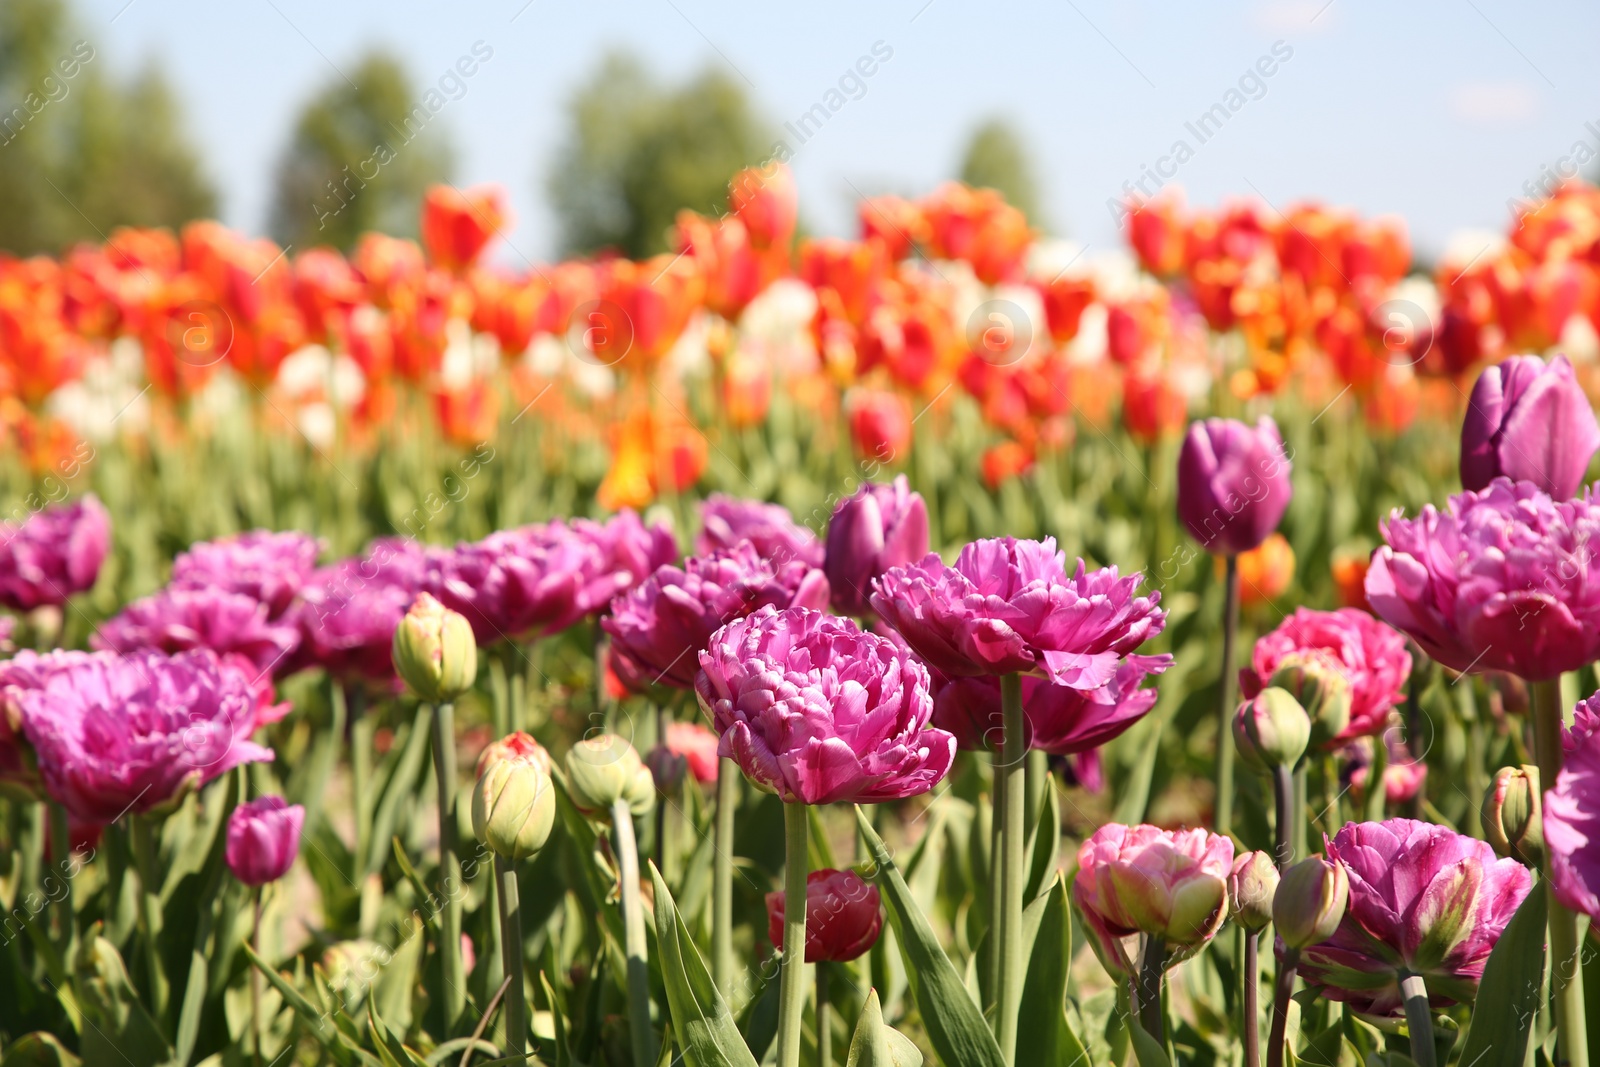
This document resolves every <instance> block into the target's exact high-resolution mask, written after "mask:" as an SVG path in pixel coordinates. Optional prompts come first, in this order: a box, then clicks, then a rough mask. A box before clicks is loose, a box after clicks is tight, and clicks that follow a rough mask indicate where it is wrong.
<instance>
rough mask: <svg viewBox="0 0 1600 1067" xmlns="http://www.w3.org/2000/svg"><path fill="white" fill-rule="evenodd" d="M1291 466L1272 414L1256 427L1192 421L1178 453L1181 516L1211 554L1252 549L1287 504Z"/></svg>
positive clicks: (1275, 524) (1222, 421) (1225, 421)
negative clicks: (1181, 448)
mask: <svg viewBox="0 0 1600 1067" xmlns="http://www.w3.org/2000/svg"><path fill="white" fill-rule="evenodd" d="M1289 467H1290V464H1289V457H1288V454H1287V453H1286V452H1285V451H1284V447H1283V437H1282V436H1281V435H1280V434H1279V433H1278V424H1277V423H1275V422H1273V421H1272V419H1271V417H1270V416H1267V415H1263V416H1261V419H1260V421H1258V422H1257V423H1256V425H1255V426H1253V427H1252V426H1246V425H1245V424H1244V423H1242V422H1238V421H1235V420H1233V419H1205V420H1204V421H1201V422H1196V423H1193V424H1192V425H1190V427H1189V432H1188V434H1187V435H1186V436H1185V437H1184V439H1183V450H1182V451H1181V452H1180V453H1179V454H1178V517H1179V518H1180V519H1182V520H1183V524H1184V525H1185V526H1186V527H1188V529H1189V535H1190V536H1191V537H1193V538H1194V539H1195V540H1196V541H1199V542H1200V544H1201V545H1202V546H1203V547H1204V548H1205V549H1206V551H1208V552H1210V553H1212V554H1213V555H1218V556H1237V555H1239V554H1240V553H1241V552H1248V551H1249V550H1250V549H1252V548H1255V547H1256V546H1257V545H1259V544H1261V542H1263V541H1265V540H1266V539H1267V535H1268V534H1270V533H1272V531H1273V530H1275V529H1277V527H1278V522H1279V520H1281V519H1282V518H1283V513H1284V511H1285V510H1286V509H1287V508H1288V507H1289V496H1290V493H1291V487H1290V484H1289Z"/></svg>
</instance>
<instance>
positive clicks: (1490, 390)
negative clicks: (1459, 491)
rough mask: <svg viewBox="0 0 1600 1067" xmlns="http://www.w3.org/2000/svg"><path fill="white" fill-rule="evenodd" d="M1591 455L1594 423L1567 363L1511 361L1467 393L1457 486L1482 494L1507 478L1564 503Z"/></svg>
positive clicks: (1598, 433) (1596, 438)
mask: <svg viewBox="0 0 1600 1067" xmlns="http://www.w3.org/2000/svg"><path fill="white" fill-rule="evenodd" d="M1597 448H1600V423H1596V421H1595V417H1594V409H1593V408H1592V407H1590V406H1589V398H1588V396H1586V395H1585V394H1584V391H1583V387H1582V386H1581V385H1579V384H1578V379H1577V376H1576V375H1575V374H1573V372H1572V364H1570V363H1568V362H1567V357H1566V356H1557V357H1556V358H1555V359H1553V360H1551V361H1550V363H1549V364H1546V363H1545V361H1544V360H1542V359H1540V358H1539V357H1538V356H1512V357H1511V358H1510V359H1507V360H1506V361H1505V362H1504V363H1501V364H1499V365H1497V366H1493V367H1489V368H1488V369H1486V370H1485V371H1484V372H1483V373H1482V374H1481V375H1479V376H1478V384H1477V385H1474V386H1473V387H1472V398H1471V399H1470V400H1469V401H1468V402H1467V414H1466V418H1465V419H1464V420H1463V421H1462V424H1461V484H1462V485H1463V486H1464V487H1465V488H1467V489H1484V488H1487V487H1488V485H1489V483H1490V482H1491V481H1493V480H1494V479H1496V478H1510V479H1511V480H1512V481H1519V482H1532V483H1533V484H1534V485H1536V486H1538V487H1539V488H1540V489H1542V490H1543V491H1545V492H1546V493H1549V494H1550V495H1551V496H1552V497H1555V498H1556V499H1557V500H1566V499H1568V498H1569V497H1571V496H1572V495H1573V494H1574V493H1576V492H1577V491H1578V488H1579V487H1580V486H1581V485H1583V479H1584V475H1585V474H1586V473H1587V471H1588V469H1589V459H1590V457H1592V456H1593V455H1594V453H1595V449H1597Z"/></svg>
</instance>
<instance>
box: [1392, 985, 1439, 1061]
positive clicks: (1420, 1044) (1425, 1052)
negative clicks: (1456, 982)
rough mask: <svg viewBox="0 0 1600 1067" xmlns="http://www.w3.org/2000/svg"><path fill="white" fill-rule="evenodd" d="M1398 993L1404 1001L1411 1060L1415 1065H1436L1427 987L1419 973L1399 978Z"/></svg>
mask: <svg viewBox="0 0 1600 1067" xmlns="http://www.w3.org/2000/svg"><path fill="white" fill-rule="evenodd" d="M1400 995H1401V996H1403V997H1404V998H1405V1001H1406V1029H1407V1030H1409V1031H1410V1032H1411V1062H1413V1063H1415V1064H1416V1065H1417V1067H1436V1063H1437V1060H1438V1054H1437V1046H1435V1045H1434V1043H1433V1012H1432V1011H1431V1010H1430V1009H1429V1007H1428V987H1427V985H1426V984H1425V983H1424V982H1423V981H1422V975H1420V974H1406V975H1404V976H1403V977H1402V978H1401V979H1400Z"/></svg>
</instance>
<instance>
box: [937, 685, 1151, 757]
mask: <svg viewBox="0 0 1600 1067" xmlns="http://www.w3.org/2000/svg"><path fill="white" fill-rule="evenodd" d="M1165 669H1166V668H1165V665H1162V666H1159V667H1157V668H1156V669H1155V670H1154V671H1147V670H1146V669H1145V668H1144V667H1142V666H1140V665H1139V664H1137V663H1125V664H1123V665H1122V666H1121V667H1119V668H1117V673H1116V675H1115V676H1114V677H1113V678H1112V679H1111V681H1109V682H1107V683H1106V684H1105V685H1103V686H1101V687H1100V688H1099V689H1092V690H1090V691H1088V692H1084V691H1082V690H1078V689H1073V688H1072V687H1071V686H1066V685H1051V684H1050V683H1049V682H1047V681H1045V680H1044V679H1043V678H1024V679H1023V680H1022V710H1023V712H1024V714H1025V715H1026V716H1027V731H1028V733H1027V741H1028V747H1029V748H1036V749H1039V750H1041V751H1043V752H1048V753H1050V754H1052V755H1068V754H1073V753H1080V752H1088V751H1091V750H1093V749H1095V748H1097V747H1099V746H1100V745H1103V744H1105V743H1106V742H1107V741H1110V740H1111V739H1112V738H1114V737H1116V736H1118V735H1119V734H1121V733H1122V732H1123V731H1124V730H1126V729H1127V728H1128V727H1130V726H1132V725H1133V724H1134V723H1136V722H1138V721H1139V720H1140V719H1142V718H1144V716H1145V713H1146V712H1148V711H1149V710H1150V709H1151V708H1153V707H1155V703H1156V696H1157V693H1156V690H1155V689H1153V688H1141V687H1140V685H1141V683H1142V682H1143V681H1144V680H1145V678H1146V677H1148V676H1149V675H1150V674H1152V673H1160V672H1161V671H1162V670H1165ZM933 724H934V725H935V726H937V727H939V728H940V729H942V730H949V731H950V732H951V733H952V734H954V735H955V738H956V746H957V747H958V748H964V749H969V750H982V749H989V750H996V751H997V750H998V749H999V748H1000V743H1001V741H1002V740H1004V737H1005V731H1004V723H1003V718H1002V714H1001V707H1000V680H999V679H998V678H994V677H990V676H980V677H971V678H945V677H944V676H943V675H940V674H936V673H935V674H934V675H933Z"/></svg>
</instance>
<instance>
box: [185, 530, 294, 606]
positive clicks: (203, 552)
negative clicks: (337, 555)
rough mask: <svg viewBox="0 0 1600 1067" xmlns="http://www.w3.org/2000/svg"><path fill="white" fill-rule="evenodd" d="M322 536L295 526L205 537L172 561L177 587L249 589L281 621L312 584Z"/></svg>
mask: <svg viewBox="0 0 1600 1067" xmlns="http://www.w3.org/2000/svg"><path fill="white" fill-rule="evenodd" d="M321 547H322V546H321V545H320V544H319V543H318V542H317V539H316V538H314V537H311V536H309V535H308V534H303V533H299V532H297V531H295V530H289V531H286V532H284V533H273V532H272V531H270V530H252V531H250V532H249V533H242V534H239V535H238V536H237V537H227V538H223V539H222V540H220V541H201V542H199V543H197V544H194V545H191V546H190V547H189V550H188V551H187V552H182V553H179V555H178V558H177V559H175V560H173V561H172V586H173V587H174V588H177V589H221V590H223V591H225V592H229V593H243V594H244V595H246V596H249V597H252V598H254V599H256V600H259V601H260V602H261V603H263V604H265V605H266V606H267V615H268V617H269V618H271V619H274V620H276V619H278V618H279V617H281V616H282V615H283V614H284V612H286V611H288V610H289V605H290V603H292V602H293V600H294V598H295V595H296V594H298V593H299V592H300V587H301V586H303V585H305V584H306V580H307V579H309V578H310V577H311V573H312V571H314V570H315V569H316V566H317V553H318V552H320V551H321Z"/></svg>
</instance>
